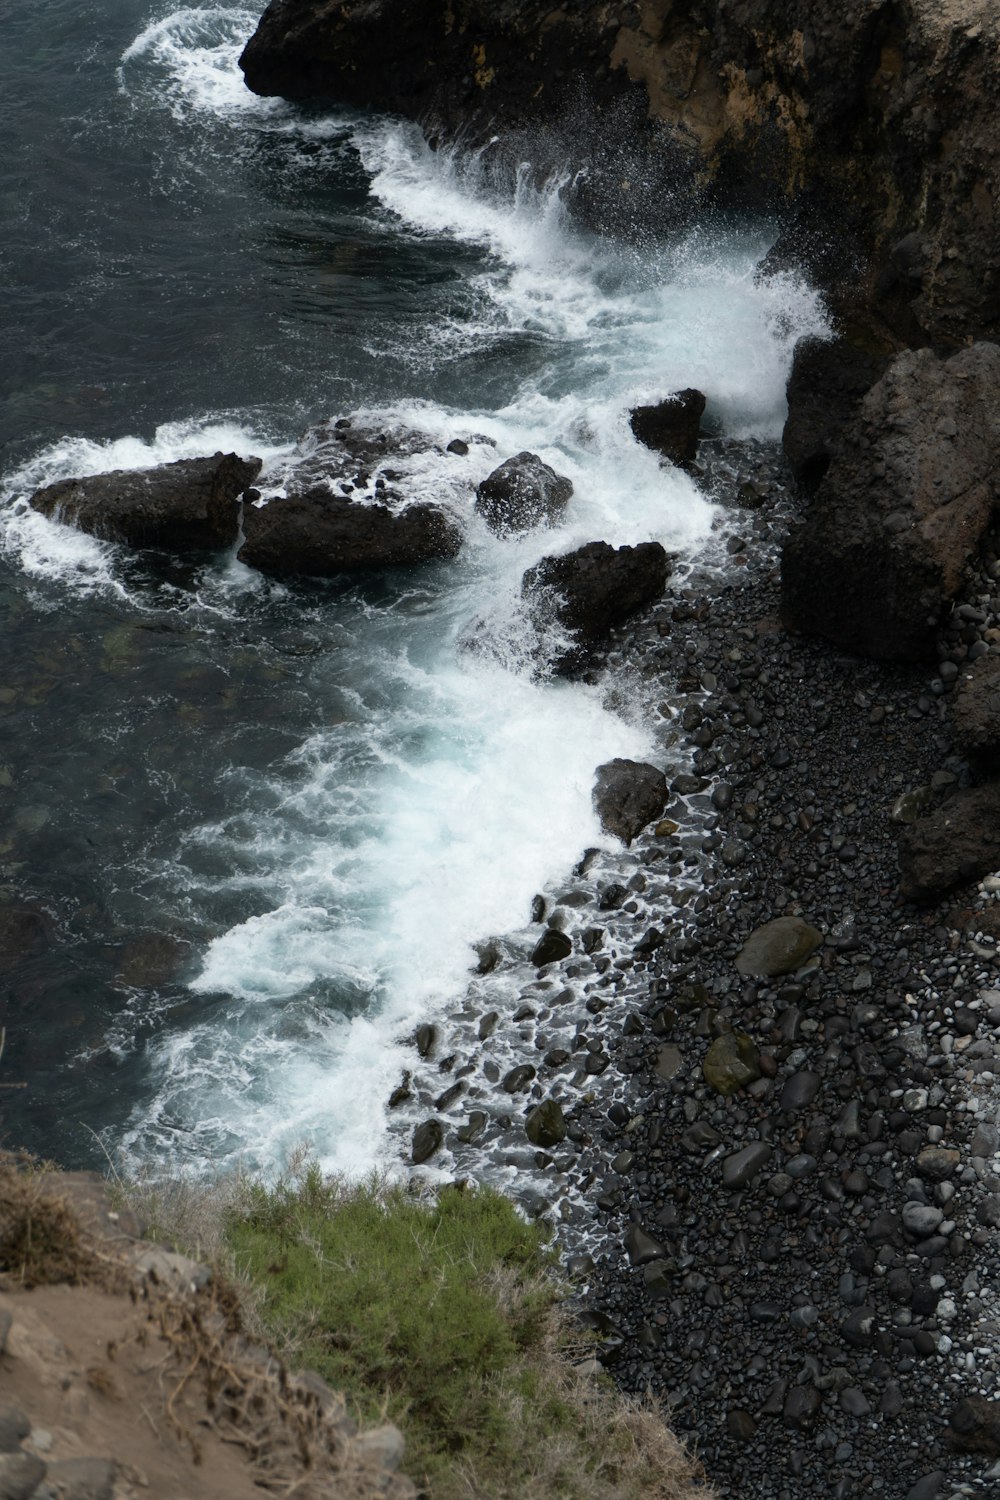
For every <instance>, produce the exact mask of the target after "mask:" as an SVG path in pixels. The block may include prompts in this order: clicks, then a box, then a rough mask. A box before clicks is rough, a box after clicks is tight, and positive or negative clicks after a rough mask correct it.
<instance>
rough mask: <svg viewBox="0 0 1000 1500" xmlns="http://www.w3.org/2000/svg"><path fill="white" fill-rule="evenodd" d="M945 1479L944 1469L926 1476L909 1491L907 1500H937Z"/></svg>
mask: <svg viewBox="0 0 1000 1500" xmlns="http://www.w3.org/2000/svg"><path fill="white" fill-rule="evenodd" d="M945 1477H946V1476H945V1473H944V1470H943V1469H935V1470H934V1472H933V1473H932V1474H924V1475H923V1477H922V1478H920V1479H918V1480H917V1482H916V1484H914V1485H911V1487H910V1488H909V1489H908V1490H907V1492H906V1497H905V1500H937V1496H938V1495H940V1493H941V1486H942V1485H943V1484H944V1481H945Z"/></svg>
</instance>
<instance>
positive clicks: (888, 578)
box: [782, 344, 1000, 658]
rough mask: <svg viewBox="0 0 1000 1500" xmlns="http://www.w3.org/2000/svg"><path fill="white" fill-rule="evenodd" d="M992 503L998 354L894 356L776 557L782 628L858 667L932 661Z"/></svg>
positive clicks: (999, 428) (993, 350)
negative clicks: (830, 647)
mask: <svg viewBox="0 0 1000 1500" xmlns="http://www.w3.org/2000/svg"><path fill="white" fill-rule="evenodd" d="M998 497H1000V347H998V346H997V345H995V344H977V345H974V346H973V347H972V348H970V349H963V350H962V351H961V353H959V354H956V355H953V356H952V358H951V359H950V360H947V361H945V360H940V359H938V358H937V357H936V356H935V355H934V354H932V353H931V351H930V350H928V349H923V350H919V351H917V352H913V353H907V354H903V355H900V357H899V358H898V359H897V360H895V361H894V363H893V364H892V365H891V367H890V368H889V370H888V371H887V373H886V374H885V375H884V376H883V378H882V379H881V380H880V381H879V382H878V383H877V384H876V385H875V386H873V388H872V389H871V390H870V391H869V392H868V394H867V395H866V396H865V398H864V400H863V401H862V403H861V406H860V408H859V410H858V414H857V416H856V417H855V419H854V420H853V421H852V422H850V423H849V425H848V426H847V428H846V430H845V432H844V433H843V435H842V437H841V439H840V440H839V444H838V447H837V450H836V453H835V456H834V457H833V459H832V461H831V463H830V467H829V470H828V472H827V474H826V476H825V478H824V479H823V480H822V482H821V484H820V486H819V489H818V491H817V493H816V496H815V498H814V500H813V502H812V504H811V506H810V508H809V512H808V515H807V517H806V521H805V524H804V525H803V526H802V527H800V528H799V530H798V531H797V532H796V533H795V534H794V535H793V537H792V538H791V540H790V541H789V543H788V544H787V546H786V547H785V549H784V554H783V557H782V617H783V619H784V621H785V623H786V624H787V625H788V626H790V627H791V628H793V629H796V630H804V631H810V632H814V633H816V634H819V635H825V636H827V637H828V638H829V639H830V640H833V641H836V642H837V644H838V645H841V646H845V647H847V649H848V650H851V651H856V652H859V653H861V654H865V655H871V656H882V657H905V658H917V657H920V656H923V655H926V654H927V653H928V652H929V651H930V650H931V648H932V646H933V644H934V640H935V634H936V631H937V629H938V627H939V625H940V623H941V620H942V616H943V612H944V611H945V609H946V608H947V606H948V604H949V602H950V600H951V599H952V598H954V596H955V594H956V593H957V591H958V589H959V586H960V585H961V583H962V580H963V576H964V571H965V567H966V564H967V562H968V561H969V559H970V557H971V556H972V555H973V554H974V552H975V550H976V548H977V546H978V544H979V542H980V540H981V538H982V535H983V533H984V531H985V529H986V527H987V525H988V523H989V520H990V517H991V515H992V513H993V508H994V506H995V504H996V502H997V499H998Z"/></svg>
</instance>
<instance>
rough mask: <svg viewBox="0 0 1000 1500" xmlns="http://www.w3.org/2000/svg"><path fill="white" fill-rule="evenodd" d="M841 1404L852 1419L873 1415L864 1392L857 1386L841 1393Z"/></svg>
mask: <svg viewBox="0 0 1000 1500" xmlns="http://www.w3.org/2000/svg"><path fill="white" fill-rule="evenodd" d="M840 1404H841V1406H842V1407H843V1408H844V1410H845V1411H846V1412H850V1414H851V1416H852V1417H867V1416H869V1415H870V1413H871V1409H872V1408H871V1403H870V1401H869V1400H868V1398H867V1396H866V1395H865V1393H864V1392H863V1391H859V1390H858V1388H857V1386H853V1385H852V1386H848V1387H847V1389H846V1390H844V1391H841V1393H840Z"/></svg>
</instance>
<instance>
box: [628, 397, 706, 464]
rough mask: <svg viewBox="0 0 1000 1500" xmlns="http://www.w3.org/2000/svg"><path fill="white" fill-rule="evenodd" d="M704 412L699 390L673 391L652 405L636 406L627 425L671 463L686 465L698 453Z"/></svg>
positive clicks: (647, 445) (702, 399)
mask: <svg viewBox="0 0 1000 1500" xmlns="http://www.w3.org/2000/svg"><path fill="white" fill-rule="evenodd" d="M704 411H705V397H704V396H703V395H702V393H701V391H696V390H693V389H690V388H689V389H687V390H684V391H675V392H674V394H673V395H672V396H668V397H667V398H666V400H665V401H659V402H657V404H656V405H655V406H637V407H635V408H634V409H633V411H631V412H630V413H629V425H630V426H631V428H632V432H633V434H634V435H635V437H636V438H637V439H638V441H639V442H640V443H642V444H644V446H645V447H647V448H652V449H653V450H654V451H655V452H656V453H660V454H662V455H663V457H664V458H669V459H670V461H671V463H675V464H680V465H682V466H683V465H685V464H689V463H690V462H691V461H692V460H693V459H695V458H697V456H698V436H699V433H700V432H701V419H702V416H703V414H704Z"/></svg>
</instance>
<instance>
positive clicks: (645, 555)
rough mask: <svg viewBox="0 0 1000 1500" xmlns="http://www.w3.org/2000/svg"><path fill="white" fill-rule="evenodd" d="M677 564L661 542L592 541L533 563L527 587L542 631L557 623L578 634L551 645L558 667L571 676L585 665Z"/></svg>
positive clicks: (660, 590)
mask: <svg viewBox="0 0 1000 1500" xmlns="http://www.w3.org/2000/svg"><path fill="white" fill-rule="evenodd" d="M671 567H672V561H671V559H670V558H669V557H668V555H667V553H666V552H665V551H664V549H663V548H662V547H661V546H660V543H659V542H640V543H639V544H638V546H635V547H617V548H616V547H611V546H609V545H608V543H607V542H588V543H587V544H586V545H585V546H583V547H578V548H577V549H576V551H575V552H567V553H564V554H563V555H562V556H561V557H543V558H542V560H541V561H540V562H539V563H537V564H536V565H535V567H533V568H529V569H528V571H527V572H526V573H525V575H524V577H523V579H522V581H521V593H522V595H523V596H524V597H525V599H527V600H528V601H529V603H530V606H531V612H532V615H533V617H534V620H535V623H536V626H537V627H538V628H539V632H540V635H543V636H544V634H545V632H546V631H547V630H548V629H550V628H551V627H552V626H553V625H554V626H556V627H557V628H559V629H561V630H562V631H563V632H566V633H568V634H569V635H570V637H571V638H572V639H571V641H569V642H563V643H560V644H558V645H555V646H553V647H552V648H551V652H550V660H551V665H552V667H553V668H554V670H555V671H556V672H557V673H558V674H559V675H560V676H563V677H570V676H572V675H573V674H574V673H575V672H577V671H579V670H580V669H581V668H582V667H583V666H585V665H586V662H587V660H588V658H589V655H590V652H591V650H593V648H594V647H595V646H597V645H598V644H600V642H602V641H605V640H606V639H607V637H608V635H609V634H610V632H611V631H612V630H613V629H614V627H615V626H616V625H619V624H621V623H622V621H623V620H627V619H628V618H629V617H630V616H631V615H634V614H635V613H636V612H637V611H638V610H640V609H642V608H644V607H645V606H646V605H647V604H651V603H652V602H653V601H654V600H655V599H659V598H660V596H661V595H662V593H663V590H664V589H665V588H666V586H667V579H668V578H669V576H670V571H671Z"/></svg>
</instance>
